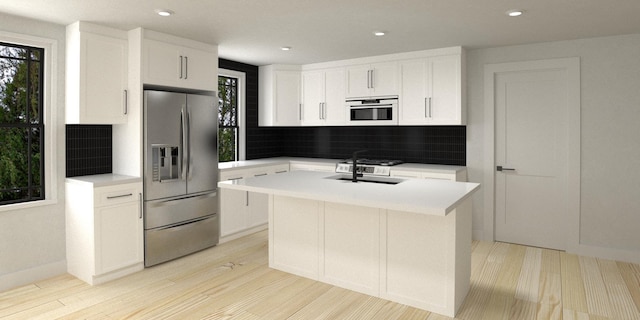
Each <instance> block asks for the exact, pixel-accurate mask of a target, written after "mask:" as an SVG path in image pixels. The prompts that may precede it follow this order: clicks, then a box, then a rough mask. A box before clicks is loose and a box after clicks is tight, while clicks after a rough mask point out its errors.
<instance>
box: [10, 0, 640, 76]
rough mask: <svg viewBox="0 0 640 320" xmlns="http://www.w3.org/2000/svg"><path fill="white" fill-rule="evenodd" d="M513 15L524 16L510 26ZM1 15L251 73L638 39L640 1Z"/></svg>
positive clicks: (142, 8) (331, 1)
mask: <svg viewBox="0 0 640 320" xmlns="http://www.w3.org/2000/svg"><path fill="white" fill-rule="evenodd" d="M155 9H170V10H172V11H174V12H175V15H173V16H171V17H168V18H163V17H160V16H158V15H156V13H155V12H154V10H155ZM510 9H523V10H525V14H524V15H523V16H521V17H518V18H512V17H508V16H507V15H505V12H506V11H508V10H510ZM0 12H4V13H8V14H13V15H18V16H24V17H29V18H34V19H38V20H44V21H50V22H54V23H58V24H62V25H67V24H70V23H72V22H74V21H77V20H83V21H89V22H94V23H97V24H102V25H106V26H111V27H116V28H120V29H124V30H129V29H133V28H137V27H140V26H141V27H144V28H148V29H153V30H156V31H161V32H165V33H170V34H174V35H177V36H182V37H185V38H191V39H195V40H199V41H203V42H207V43H214V44H218V45H219V50H220V51H219V52H220V57H222V58H227V59H232V60H236V61H241V62H245V63H250V64H255V65H265V64H271V63H293V64H304V63H314V62H324V61H331V60H340V59H350V58H357V57H363V56H371V55H380V54H388V53H396V52H405V51H414V50H424V49H432V48H441V47H449V46H458V45H461V46H464V47H467V48H482V47H495V46H503V45H515V44H523V43H533V42H545V41H555V40H568V39H579V38H588V37H598V36H609V35H619V34H630V33H640V0H0ZM377 30H383V31H386V32H387V35H386V36H384V37H375V36H373V31H377ZM282 46H290V47H292V48H293V50H291V51H287V52H285V51H281V50H280V47H282Z"/></svg>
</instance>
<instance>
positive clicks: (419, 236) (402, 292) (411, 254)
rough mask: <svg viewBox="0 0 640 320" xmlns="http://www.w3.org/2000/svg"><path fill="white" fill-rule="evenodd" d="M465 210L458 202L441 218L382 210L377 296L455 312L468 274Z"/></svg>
mask: <svg viewBox="0 0 640 320" xmlns="http://www.w3.org/2000/svg"><path fill="white" fill-rule="evenodd" d="M466 209H468V206H464V205H463V206H461V207H459V208H457V209H456V210H454V211H453V212H451V213H449V214H448V215H447V216H445V217H439V216H432V215H421V214H415V213H410V212H402V211H393V210H388V211H387V214H386V217H385V218H384V222H383V223H382V225H381V226H382V228H381V233H382V234H383V235H382V239H383V244H382V246H383V248H382V250H383V251H384V256H383V257H382V258H383V260H382V261H381V263H382V264H384V266H383V267H382V268H381V271H382V272H381V294H380V296H381V297H382V298H385V299H389V300H392V301H396V302H400V303H404V304H408V305H411V306H414V307H417V308H421V309H425V310H429V311H433V312H436V313H440V314H443V315H447V316H450V317H453V316H455V313H456V311H457V309H458V308H459V306H460V305H461V304H462V301H463V300H464V297H465V296H466V294H467V292H468V290H469V279H470V276H471V274H470V264H471V258H470V257H471V251H470V250H471V228H470V226H471V225H470V220H469V219H470V218H471V216H470V212H468V213H467V212H466ZM457 211H460V212H457ZM459 218H462V219H459ZM467 229H468V230H467Z"/></svg>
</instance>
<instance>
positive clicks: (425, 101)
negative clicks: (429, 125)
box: [424, 97, 429, 118]
mask: <svg viewBox="0 0 640 320" xmlns="http://www.w3.org/2000/svg"><path fill="white" fill-rule="evenodd" d="M427 99H429V98H427V97H425V98H424V117H425V118H428V117H429V115H428V114H427Z"/></svg>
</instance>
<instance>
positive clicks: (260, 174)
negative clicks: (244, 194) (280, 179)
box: [253, 173, 267, 177]
mask: <svg viewBox="0 0 640 320" xmlns="http://www.w3.org/2000/svg"><path fill="white" fill-rule="evenodd" d="M266 175H267V174H266V173H258V174H254V175H253V176H254V177H262V176H266Z"/></svg>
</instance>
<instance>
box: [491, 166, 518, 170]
mask: <svg viewBox="0 0 640 320" xmlns="http://www.w3.org/2000/svg"><path fill="white" fill-rule="evenodd" d="M496 170H498V171H516V169H514V168H503V167H502V166H497V167H496Z"/></svg>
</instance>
